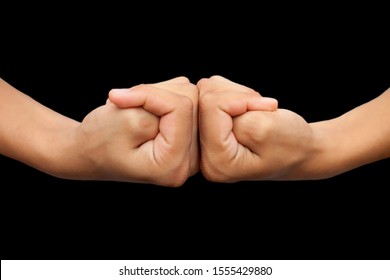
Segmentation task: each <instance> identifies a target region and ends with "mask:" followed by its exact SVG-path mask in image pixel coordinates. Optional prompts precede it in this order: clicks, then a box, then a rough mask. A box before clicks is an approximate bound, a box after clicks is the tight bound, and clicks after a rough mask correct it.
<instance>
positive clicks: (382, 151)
mask: <svg viewBox="0 0 390 280" xmlns="http://www.w3.org/2000/svg"><path fill="white" fill-rule="evenodd" d="M389 108H390V89H388V90H387V91H386V92H384V93H383V94H382V95H380V96H379V97H377V98H375V99H373V100H372V101H370V102H368V103H365V104H363V105H361V106H359V107H357V108H355V109H353V110H351V111H349V112H347V113H345V114H344V115H342V116H340V117H338V118H335V119H332V120H329V121H323V122H317V123H312V124H310V125H311V127H312V130H313V136H314V141H313V142H314V143H316V144H315V145H314V146H315V149H314V151H315V156H314V157H313V158H312V160H310V161H309V164H307V165H306V167H307V168H308V169H309V172H308V173H311V174H312V175H313V177H314V178H326V177H331V176H334V175H337V174H340V173H342V172H345V171H348V170H351V169H353V168H356V167H359V166H362V165H365V164H368V163H371V162H374V161H378V160H381V159H384V158H387V157H390V114H389Z"/></svg>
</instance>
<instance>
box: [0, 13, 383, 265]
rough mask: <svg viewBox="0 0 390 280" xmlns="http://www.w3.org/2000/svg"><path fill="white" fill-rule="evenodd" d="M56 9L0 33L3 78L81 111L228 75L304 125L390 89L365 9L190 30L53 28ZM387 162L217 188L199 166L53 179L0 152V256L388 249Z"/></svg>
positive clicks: (121, 22) (371, 254)
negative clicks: (112, 93)
mask: <svg viewBox="0 0 390 280" xmlns="http://www.w3.org/2000/svg"><path fill="white" fill-rule="evenodd" d="M56 16H58V15H57V14H53V15H47V17H48V20H47V21H46V22H45V24H36V23H35V24H25V25H22V27H21V28H19V29H16V27H15V26H13V29H12V30H11V29H10V30H8V31H6V32H5V33H7V35H4V36H8V35H9V37H5V38H6V39H5V40H4V41H3V42H2V43H1V48H2V49H1V50H2V51H1V53H2V55H1V57H2V58H1V61H0V67H1V68H0V71H1V72H0V77H2V78H3V79H4V80H6V81H8V82H9V83H11V84H12V85H13V86H15V87H16V88H18V89H19V90H21V91H23V92H25V93H26V94H28V95H30V96H32V97H33V98H35V99H36V100H37V101H39V102H41V103H43V104H44V105H46V106H48V107H50V108H52V109H54V110H56V111H58V112H60V113H62V114H64V115H67V116H69V117H72V118H75V119H77V120H79V121H81V120H82V118H83V117H84V116H85V115H86V114H87V113H88V112H90V111H91V110H93V109H94V108H96V107H97V106H100V105H102V104H103V103H104V102H105V100H106V98H107V93H108V91H109V90H110V89H111V88H114V87H130V86H132V85H135V84H138V83H149V82H158V81H162V80H165V79H170V78H173V77H175V76H180V75H184V76H187V77H188V78H189V79H190V80H191V81H192V82H193V83H196V82H197V81H198V80H199V79H200V78H202V77H209V76H210V75H213V74H219V75H223V76H225V77H227V78H229V79H231V80H233V81H236V82H238V83H242V84H245V85H247V86H249V87H252V88H254V89H256V90H258V91H259V92H260V93H262V94H263V95H265V96H273V97H276V98H277V99H278V100H279V104H280V107H283V108H287V109H290V110H293V111H295V112H297V113H299V114H301V115H302V116H303V117H304V118H305V119H306V120H307V121H310V122H311V121H318V120H324V119H329V118H333V117H336V116H339V115H340V114H342V113H344V112H346V111H348V110H350V109H352V108H354V107H355V106H358V105H360V104H362V103H364V102H367V101H369V100H370V99H372V98H374V97H376V96H378V95H379V94H381V93H382V92H383V91H384V90H386V89H387V88H388V87H389V86H390V75H389V74H390V71H389V67H388V65H389V64H388V63H389V52H388V50H386V44H385V42H384V40H385V39H386V38H385V37H386V36H385V35H384V34H383V33H381V32H380V31H378V29H377V28H378V27H383V25H382V23H381V22H378V23H377V25H375V24H372V25H373V26H367V25H366V21H365V20H364V18H363V20H362V18H360V17H357V18H356V19H354V20H355V21H352V22H351V21H349V22H348V23H347V24H338V25H337V24H336V25H334V26H333V25H332V24H330V22H331V20H330V19H329V18H328V17H324V18H322V19H320V20H318V21H316V15H313V16H312V17H308V18H307V19H306V20H303V19H302V20H298V19H297V21H296V22H295V21H291V20H286V24H280V26H281V27H277V26H279V25H278V24H277V23H278V20H276V19H275V20H274V22H272V21H268V22H267V23H265V24H263V23H261V22H259V21H258V18H259V17H260V15H259V14H258V15H257V18H254V17H251V16H248V17H245V18H244V20H240V21H239V20H237V19H236V18H234V17H227V18H225V21H215V22H214V21H212V20H210V18H211V16H212V15H208V17H207V19H208V21H207V24H204V25H203V24H202V23H204V18H203V17H200V18H198V19H197V21H198V22H199V25H195V27H192V28H191V29H190V28H189V27H188V26H187V24H188V23H189V22H190V21H191V17H190V16H188V15H185V14H182V15H181V16H179V17H178V18H174V20H172V21H173V23H172V24H170V23H167V22H165V21H163V19H164V17H162V18H159V19H158V20H157V21H156V23H154V24H152V25H151V26H152V27H146V26H148V25H144V24H142V21H139V20H135V19H133V18H132V17H131V16H129V17H128V18H123V16H122V17H119V16H118V18H117V19H116V21H112V20H109V19H107V20H102V21H101V22H100V21H99V22H100V23H97V22H95V21H92V22H89V21H83V16H81V15H78V16H76V18H77V19H78V20H79V21H80V24H79V25H78V26H77V27H76V28H74V27H70V26H69V25H66V24H58V26H57V25H55V28H54V30H55V32H53V31H52V29H51V28H52V25H53V24H56V23H57V22H56V20H55V19H56ZM333 16H334V15H332V17H330V18H331V19H334V17H333ZM340 18H342V16H340ZM69 19H72V20H74V17H73V15H72V17H67V18H66V20H69ZM143 20H144V21H146V20H150V18H143ZM106 21H110V23H111V24H112V23H113V24H114V26H113V27H111V26H110V28H108V27H107V25H106V23H105V22H106ZM53 22H54V23H53ZM81 22H82V23H83V24H81ZM237 22H240V25H237ZM300 22H302V23H300ZM62 23H64V22H62ZM77 23H79V22H78V21H77ZM161 23H164V24H161ZM62 26H65V27H62ZM180 26H181V27H184V28H183V30H180V28H179V27H180ZM8 33H9V34H8ZM8 38H9V39H8ZM389 163H390V162H389V160H383V161H379V162H376V163H373V164H370V165H366V166H363V167H360V168H357V169H355V170H353V171H350V172H347V173H345V174H342V175H339V176H336V177H334V178H331V179H327V180H321V181H296V182H241V183H236V184H215V183H211V182H208V181H206V180H205V179H204V178H203V176H202V175H201V174H198V175H196V176H194V177H193V178H190V179H189V180H188V182H187V183H186V184H185V185H184V186H183V187H181V188H178V189H169V188H163V187H156V186H152V185H142V184H129V183H115V182H93V181H92V182H83V181H67V180H61V179H57V178H54V177H51V176H48V175H46V174H43V173H41V172H39V171H37V170H34V169H32V168H30V167H28V166H25V165H23V164H21V163H19V162H16V161H14V160H11V159H8V158H5V157H0V170H1V174H2V175H1V177H2V178H1V190H0V192H1V213H2V225H1V228H2V236H3V238H2V245H1V250H0V251H1V256H2V259H4V258H16V259H30V258H32V259H34V258H43V259H47V258H48V259H51V258H55V259H67V258H70V259H166V258H173V259H192V258H201V259H248V258H255V259H377V258H388V252H389V250H388V245H389V244H388V238H386V237H387V236H388V234H389V233H388V231H386V230H385V225H386V223H388V222H386V220H388V214H389V211H388V197H389V190H388V189H389V182H390V180H389V178H388V172H389V170H390V169H389V167H390V165H389Z"/></svg>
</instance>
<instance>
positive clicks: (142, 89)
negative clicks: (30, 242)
mask: <svg viewBox="0 0 390 280" xmlns="http://www.w3.org/2000/svg"><path fill="white" fill-rule="evenodd" d="M198 94H199V95H198ZM198 99H199V101H198ZM0 100H1V102H0V119H1V120H2V123H1V126H0V153H1V154H3V155H5V156H8V157H11V158H14V159H16V160H19V161H21V162H24V163H26V164H28V165H30V166H32V167H34V168H37V169H39V170H41V171H43V172H46V173H48V174H51V175H53V176H56V177H60V178H65V179H78V180H111V181H124V182H138V183H152V184H156V185H162V186H181V185H182V184H183V183H184V182H185V181H186V180H187V178H188V177H189V176H191V175H193V174H195V173H196V172H197V171H198V170H199V162H200V168H201V170H202V173H203V174H204V175H205V177H206V178H207V179H209V180H211V181H215V182H236V181H241V180H306V179H322V178H328V177H332V176H335V175H337V174H340V173H343V172H346V171H348V170H351V169H353V168H356V167H358V166H361V165H364V164H368V163H371V162H374V161H377V160H380V159H384V158H388V157H390V141H389V140H388V139H390V126H389V123H390V115H389V114H388V108H389V106H390V89H388V90H387V91H385V92H384V93H383V94H382V95H380V96H379V97H377V98H375V99H373V100H371V101H370V102H368V103H366V104H363V105H361V106H359V107H357V108H355V109H353V110H351V111H349V112H347V113H345V114H344V115H342V116H340V117H338V118H335V119H332V120H327V121H322V122H316V123H307V122H306V121H305V120H304V119H303V118H302V117H301V116H299V115H298V114H296V113H294V112H291V111H289V110H285V109H278V104H277V101H276V100H275V99H272V98H266V97H262V96H261V95H260V94H259V93H257V92H256V91H254V90H252V89H250V88H248V87H245V86H243V85H240V84H237V83H234V82H232V81H229V80H227V79H225V78H223V77H221V76H213V77H211V78H209V79H202V80H200V81H199V82H198V84H197V86H195V85H193V84H191V83H190V82H189V80H188V79H187V78H185V77H178V78H175V79H172V80H168V81H164V82H161V83H155V84H146V85H145V84H143V85H138V86H135V87H132V88H130V89H115V90H112V91H111V92H110V93H109V99H108V100H107V103H106V104H105V105H103V106H100V107H98V108H96V109H95V110H93V111H92V112H91V113H89V114H88V115H87V116H86V117H85V118H84V120H83V121H82V122H77V121H75V120H72V119H70V118H67V117H65V116H63V115H61V114H59V113H57V112H54V111H53V110H51V109H49V108H47V107H45V106H43V105H41V104H39V103H38V102H36V101H35V100H33V99H32V98H30V97H28V96H27V95H25V94H23V93H21V92H20V91H18V90H17V89H15V88H13V87H12V86H11V85H9V84H7V83H6V82H5V81H3V80H1V79H0ZM15 104H17V106H16V105H15ZM198 108H199V114H198ZM198 118H199V125H198ZM198 126H199V133H200V135H199V138H198ZM198 139H199V140H200V148H201V149H200V150H201V156H199V151H200V150H199V147H198Z"/></svg>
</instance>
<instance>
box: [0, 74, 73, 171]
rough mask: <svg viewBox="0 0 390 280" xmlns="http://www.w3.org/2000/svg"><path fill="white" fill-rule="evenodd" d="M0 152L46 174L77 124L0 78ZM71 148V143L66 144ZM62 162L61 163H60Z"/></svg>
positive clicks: (53, 169)
mask: <svg viewBox="0 0 390 280" xmlns="http://www.w3.org/2000/svg"><path fill="white" fill-rule="evenodd" d="M0 120H1V125H0V153H1V154H3V155H5V156H8V157H11V158H14V159H16V160H19V161H22V162H24V163H26V164H28V165H31V166H33V167H35V168H37V169H40V170H42V171H44V172H47V173H51V174H52V173H55V172H56V171H55V169H56V168H57V166H53V164H55V163H56V162H58V163H59V161H57V160H56V157H58V156H60V152H61V151H63V150H65V149H67V146H68V144H67V143H66V142H67V141H64V140H69V139H71V138H72V132H73V131H74V128H76V127H77V126H78V125H79V123H78V122H77V121H74V120H72V119H69V118H67V117H65V116H63V115H61V114H58V113H57V112H54V111H53V110H51V109H49V108H47V107H45V106H43V105H41V104H40V103H38V102H36V101H35V100H33V99H32V98H30V97H28V96H27V95H25V94H23V93H22V92H20V91H18V90H17V89H15V88H13V87H12V86H11V85H9V84H8V83H6V82H5V81H4V80H2V79H0ZM69 145H71V144H69ZM61 162H62V163H64V161H61Z"/></svg>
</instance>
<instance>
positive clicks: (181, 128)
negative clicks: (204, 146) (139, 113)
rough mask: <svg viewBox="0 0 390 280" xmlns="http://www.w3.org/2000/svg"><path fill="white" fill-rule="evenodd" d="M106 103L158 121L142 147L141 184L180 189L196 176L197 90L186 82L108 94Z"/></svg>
mask: <svg viewBox="0 0 390 280" xmlns="http://www.w3.org/2000/svg"><path fill="white" fill-rule="evenodd" d="M108 102H109V103H112V104H115V106H117V107H118V108H120V109H125V110H133V109H134V108H139V109H142V110H145V111H146V112H148V113H150V114H152V115H153V116H155V117H156V118H157V119H158V126H157V127H158V128H157V133H156V135H154V138H153V139H151V140H148V142H147V143H144V145H145V157H144V158H143V160H142V162H145V163H146V164H145V169H143V170H142V171H141V173H142V174H143V175H144V177H143V180H142V181H144V182H149V183H154V184H157V185H164V186H180V185H182V184H183V183H184V182H185V181H186V180H187V178H188V177H189V176H191V175H194V174H195V173H197V172H198V170H199V148H198V89H197V87H196V86H195V85H194V84H191V83H190V82H189V80H188V79H187V78H185V77H178V78H175V79H171V80H168V81H164V82H160V83H155V84H142V85H138V86H135V87H132V88H130V89H120V90H112V91H111V92H110V94H109V101H108Z"/></svg>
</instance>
